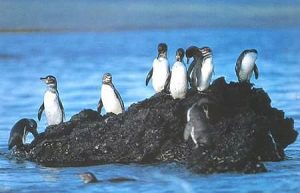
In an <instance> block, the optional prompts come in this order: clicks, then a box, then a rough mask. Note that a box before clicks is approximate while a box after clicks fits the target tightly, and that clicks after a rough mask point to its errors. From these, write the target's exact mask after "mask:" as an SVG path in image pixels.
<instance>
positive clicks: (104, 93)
mask: <svg viewBox="0 0 300 193" xmlns="http://www.w3.org/2000/svg"><path fill="white" fill-rule="evenodd" d="M103 106H104V108H105V111H106V113H114V114H116V115H117V114H120V113H123V112H124V111H125V107H124V103H123V100H122V98H121V96H120V94H119V92H118V91H117V89H116V88H115V87H114V85H113V83H112V75H111V74H110V73H105V74H104V75H103V78H102V88H101V98H100V100H99V102H98V107H97V111H98V112H99V113H101V109H102V107H103Z"/></svg>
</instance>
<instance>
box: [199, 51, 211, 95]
mask: <svg viewBox="0 0 300 193" xmlns="http://www.w3.org/2000/svg"><path fill="white" fill-rule="evenodd" d="M200 51H201V53H202V55H203V61H202V67H201V76H200V82H199V85H198V87H197V89H198V90H199V91H205V90H206V89H207V88H208V87H209V85H210V82H211V78H212V74H213V72H214V64H213V58H212V50H211V49H210V48H209V47H203V48H200Z"/></svg>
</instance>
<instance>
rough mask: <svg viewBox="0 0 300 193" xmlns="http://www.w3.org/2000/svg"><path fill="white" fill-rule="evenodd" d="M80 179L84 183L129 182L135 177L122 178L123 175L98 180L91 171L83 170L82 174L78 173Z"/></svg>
mask: <svg viewBox="0 0 300 193" xmlns="http://www.w3.org/2000/svg"><path fill="white" fill-rule="evenodd" d="M79 176H80V178H81V180H82V181H83V182H84V183H85V184H88V183H97V182H105V181H107V182H112V183H118V182H129V181H136V180H135V179H132V178H124V177H118V178H112V179H108V180H105V181H103V180H98V179H97V178H96V176H95V175H94V174H93V173H92V172H85V173H82V174H79Z"/></svg>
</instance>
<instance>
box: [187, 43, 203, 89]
mask: <svg viewBox="0 0 300 193" xmlns="http://www.w3.org/2000/svg"><path fill="white" fill-rule="evenodd" d="M192 57H193V58H194V60H193V62H192V63H191V65H190V66H189V68H188V72H187V74H188V77H190V79H191V80H190V81H191V87H192V88H193V89H196V90H198V91H199V90H200V83H201V68H202V62H203V55H202V52H201V51H200V50H199V48H198V47H196V46H191V47H189V48H188V49H187V50H186V58H187V64H188V63H189V59H190V58H192Z"/></svg>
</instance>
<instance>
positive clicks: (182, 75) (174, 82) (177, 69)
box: [165, 48, 188, 99]
mask: <svg viewBox="0 0 300 193" xmlns="http://www.w3.org/2000/svg"><path fill="white" fill-rule="evenodd" d="M183 57H184V49H183V48H179V49H178V50H177V51H176V62H175V63H174V65H173V66H172V71H171V73H170V75H169V77H168V80H167V82H166V86H167V87H170V93H171V96H172V97H173V99H183V98H185V95H186V93H187V89H188V77H187V71H186V67H185V64H184V63H183ZM165 89H166V88H165Z"/></svg>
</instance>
